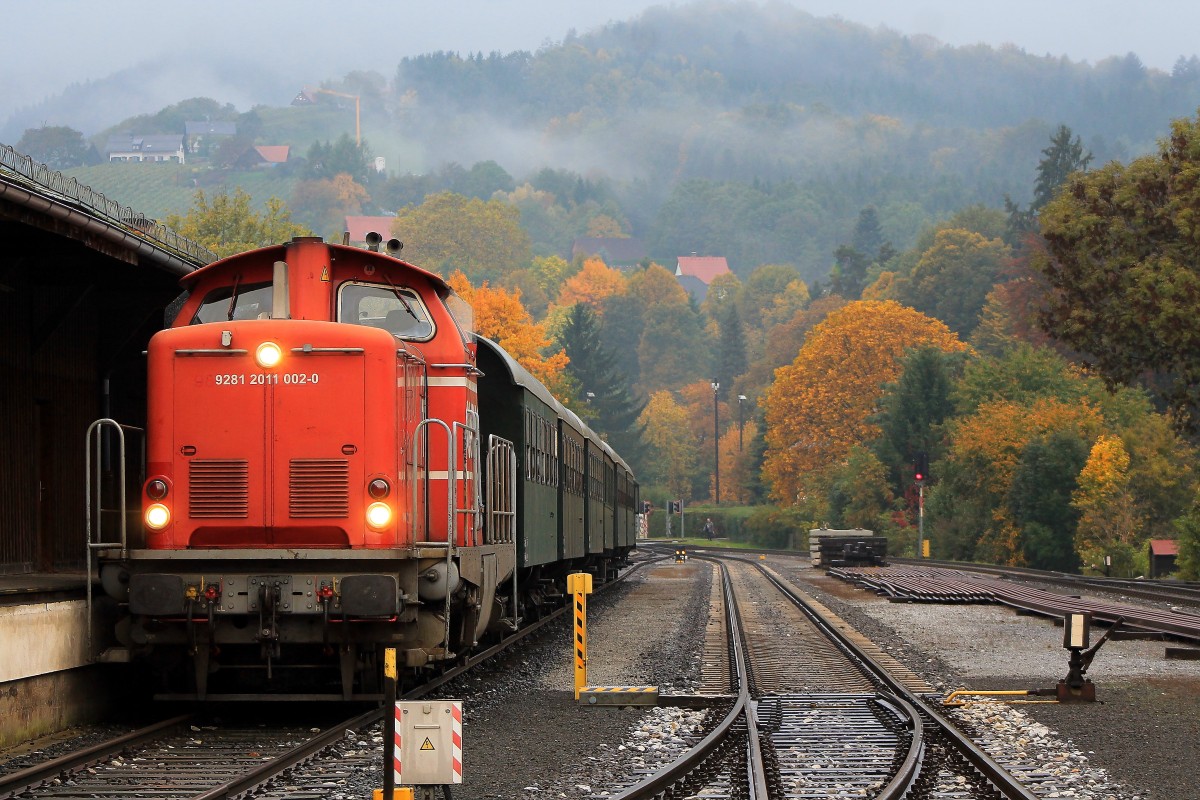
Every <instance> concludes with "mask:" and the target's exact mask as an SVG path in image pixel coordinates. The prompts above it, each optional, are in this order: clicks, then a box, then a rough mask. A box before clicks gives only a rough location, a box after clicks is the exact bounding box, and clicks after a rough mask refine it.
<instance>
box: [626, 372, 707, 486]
mask: <svg viewBox="0 0 1200 800" xmlns="http://www.w3.org/2000/svg"><path fill="white" fill-rule="evenodd" d="M638 423H639V424H640V425H641V426H642V428H643V430H644V431H645V434H644V440H645V442H646V446H647V448H648V449H649V450H650V451H651V452H653V453H654V458H651V459H648V460H647V463H646V466H645V470H644V476H643V478H642V481H643V483H645V484H656V485H659V486H663V487H666V489H667V491H668V492H669V493H670V495H671V496H672V497H691V496H692V475H693V473H694V472H695V469H696V462H697V458H698V449H697V446H696V436H695V434H694V433H693V432H692V430H691V427H690V426H689V425H688V420H687V411H686V410H685V409H684V408H683V407H682V406H681V405H679V404H678V403H676V402H675V400H674V398H672V397H671V393H670V392H667V391H658V392H654V393H653V394H651V395H650V400H649V402H647V403H646V408H645V409H643V411H642V414H641V416H640V417H639V418H638Z"/></svg>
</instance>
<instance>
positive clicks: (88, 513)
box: [83, 417, 145, 653]
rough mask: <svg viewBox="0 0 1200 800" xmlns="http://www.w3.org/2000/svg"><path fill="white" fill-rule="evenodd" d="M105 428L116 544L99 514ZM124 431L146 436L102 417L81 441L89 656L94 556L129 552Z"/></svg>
mask: <svg viewBox="0 0 1200 800" xmlns="http://www.w3.org/2000/svg"><path fill="white" fill-rule="evenodd" d="M106 428H111V429H112V430H115V431H116V434H117V467H118V479H117V496H118V498H119V500H118V508H120V520H121V539H120V541H117V542H106V541H104V524H103V517H104V515H103V513H102V512H103V510H104V506H103V504H102V498H101V483H102V482H101V480H100V470H101V469H102V467H101V456H102V455H103V442H104V437H103V435H102V434H103V431H104V430H105V429H106ZM127 430H128V431H136V432H138V433H145V430H144V429H142V428H138V427H135V426H133V425H122V424H121V423H120V422H117V421H116V420H115V419H109V418H108V417H104V418H102V419H98V420H96V421H95V422H93V423H92V424H91V425H89V426H88V429H87V435H86V438H85V441H84V448H83V449H84V506H85V509H84V530H85V531H86V533H87V559H86V565H87V612H88V614H87V618H88V631H87V644H88V652H89V653H91V650H92V563H93V561H94V556H93V553H94V552H95V551H98V550H114V549H116V548H118V547H119V548H120V550H121V558H122V559H123V558H125V557H126V555H127V554H128V552H129V536H128V530H127V527H126V520H127V517H128V509H126V507H125V431H127ZM93 433H95V437H93V436H92V434H93ZM93 438H95V440H96V476H95V477H96V494H95V497H94V498H93V496H92V439H93ZM144 445H145V442H144V441H143V446H144ZM144 460H145V458H144V453H143V461H144ZM93 503H94V504H95V509H96V528H95V535H94V536H93V531H92V507H93Z"/></svg>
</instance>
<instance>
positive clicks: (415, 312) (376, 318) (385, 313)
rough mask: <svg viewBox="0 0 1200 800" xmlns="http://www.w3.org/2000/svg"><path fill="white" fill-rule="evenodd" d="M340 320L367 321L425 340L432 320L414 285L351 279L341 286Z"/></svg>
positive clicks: (361, 322) (399, 336)
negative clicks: (362, 281)
mask: <svg viewBox="0 0 1200 800" xmlns="http://www.w3.org/2000/svg"><path fill="white" fill-rule="evenodd" d="M338 322H349V323H352V324H356V325H367V326H370V327H372V328H380V329H382V330H385V331H388V332H389V333H391V334H392V335H393V336H396V337H398V338H400V339H412V340H414V341H424V340H426V339H429V338H431V337H432V336H433V321H432V320H431V319H430V317H429V312H428V311H427V310H426V308H425V304H424V303H422V302H421V298H420V297H419V296H418V295H417V293H416V292H414V291H413V290H412V289H407V288H403V287H396V288H392V287H391V286H380V285H379V284H374V283H359V282H357V281H349V282H347V283H343V284H342V285H341V287H340V288H339V289H338Z"/></svg>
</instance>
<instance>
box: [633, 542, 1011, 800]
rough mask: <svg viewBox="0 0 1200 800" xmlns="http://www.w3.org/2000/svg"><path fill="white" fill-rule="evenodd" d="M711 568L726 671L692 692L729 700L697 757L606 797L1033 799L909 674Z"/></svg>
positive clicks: (775, 581)
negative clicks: (717, 582) (725, 693)
mask: <svg viewBox="0 0 1200 800" xmlns="http://www.w3.org/2000/svg"><path fill="white" fill-rule="evenodd" d="M715 563H717V564H718V566H719V568H720V570H721V584H722V587H723V589H722V596H721V600H720V602H719V603H717V602H716V601H715V600H714V606H718V607H720V608H722V609H723V610H724V612H725V614H724V623H723V624H724V628H725V630H726V631H727V632H728V638H727V642H724V643H721V645H719V647H722V648H724V649H726V650H727V651H728V654H729V656H728V664H729V668H728V672H727V673H725V672H723V671H722V670H721V669H716V668H714V669H711V670H710V671H708V672H706V673H705V674H706V676H708V675H711V676H712V678H711V681H708V680H707V679H706V685H705V686H704V687H703V688H702V690H701V691H702V692H713V693H717V692H719V691H720V690H721V689H722V688H725V689H727V690H730V691H732V692H733V693H734V694H735V696H736V700H735V701H734V702H733V704H732V707H731V708H730V709H729V711H728V712H727V713H726V715H725V717H724V719H722V720H721V722H720V723H719V724H717V725H716V726H715V727H714V728H713V729H712V730H711V731H709V732H707V735H706V736H705V737H704V739H703V741H701V742H700V743H699V744H698V745H697V746H696V747H693V748H692V749H691V750H690V751H688V752H687V753H685V754H684V755H682V756H681V757H680V758H678V759H677V760H676V761H675V762H674V763H672V764H671V765H669V766H668V767H666V768H664V769H662V770H660V771H659V772H658V773H656V774H655V775H653V776H652V777H650V778H649V779H648V780H644V781H642V782H641V783H639V784H637V785H635V786H631V787H627V788H625V789H623V790H621V791H620V792H615V793H612V794H611V795H610V796H612V797H616V798H621V799H622V800H633V799H634V798H651V797H681V796H688V797H704V798H710V797H711V798H718V797H720V798H735V797H736V798H750V799H751V800H765V799H766V798H818V797H820V798H827V797H837V796H843V797H872V798H880V799H881V800H892V799H894V798H902V797H905V798H915V797H920V798H939V799H940V798H946V800H949V799H950V798H968V797H969V798H996V799H997V800H1016V799H1017V798H1019V799H1020V800H1033V798H1034V797H1035V795H1034V794H1032V793H1031V792H1030V790H1029V789H1027V788H1026V787H1025V786H1024V785H1023V784H1022V783H1021V782H1020V781H1019V780H1017V779H1016V778H1014V777H1013V776H1012V775H1011V774H1009V773H1008V772H1007V771H1006V770H1005V769H1004V768H1003V767H1001V765H1000V764H998V763H997V762H996V761H994V760H993V759H992V758H991V757H990V756H988V755H987V754H986V753H984V752H983V751H982V750H981V749H980V748H979V747H978V746H976V745H975V744H974V743H973V742H972V741H971V740H970V739H969V738H967V737H966V736H965V735H964V734H962V733H961V732H959V731H958V730H957V729H956V728H954V727H953V725H951V724H949V723H948V722H947V721H946V720H944V719H943V718H941V716H940V715H939V714H938V713H937V711H936V709H935V708H934V707H933V706H932V705H931V704H930V703H929V702H928V701H927V699H926V697H925V695H928V694H929V693H930V692H931V690H930V688H929V687H928V686H927V685H926V684H925V683H924V682H923V681H922V680H921V679H920V678H919V677H918V676H916V675H915V674H913V673H911V672H909V671H908V670H905V669H903V668H902V667H900V665H899V664H898V663H895V662H894V661H890V662H889V663H887V668H885V666H884V665H883V662H885V661H889V660H888V659H886V658H885V657H884V656H883V654H882V653H880V652H879V651H878V649H876V648H873V647H872V646H871V645H870V644H869V643H868V642H866V641H865V640H864V639H863V638H862V637H860V636H858V635H857V634H855V633H854V632H853V631H852V630H850V629H849V626H847V625H845V623H842V622H841V621H839V620H836V619H835V618H833V616H832V614H830V613H829V612H828V610H827V609H824V608H823V607H822V606H820V605H819V604H817V603H816V602H815V601H813V600H812V599H811V598H807V597H805V596H804V595H802V594H801V593H800V592H798V591H797V590H796V589H795V588H794V587H792V586H790V585H789V584H787V583H786V582H784V581H783V580H781V579H780V578H779V577H778V576H776V575H774V574H773V573H772V572H770V571H769V570H767V569H765V568H763V567H762V566H761V565H758V564H755V563H751V562H744V561H740V560H738V559H725V560H722V561H718V562H715ZM709 644H710V646H711V645H713V644H715V642H714V640H713V637H712V630H711V628H710V638H709ZM723 661H724V659H722V658H721V657H720V656H715V657H714V656H713V654H712V653H711V652H710V653H707V654H706V655H705V663H706V664H710V663H712V664H714V665H715V664H721V663H723ZM889 668H890V670H889ZM726 674H727V675H728V682H729V683H728V685H727V686H722V685H721V683H720V682H721V681H722V680H723V679H725V675H726Z"/></svg>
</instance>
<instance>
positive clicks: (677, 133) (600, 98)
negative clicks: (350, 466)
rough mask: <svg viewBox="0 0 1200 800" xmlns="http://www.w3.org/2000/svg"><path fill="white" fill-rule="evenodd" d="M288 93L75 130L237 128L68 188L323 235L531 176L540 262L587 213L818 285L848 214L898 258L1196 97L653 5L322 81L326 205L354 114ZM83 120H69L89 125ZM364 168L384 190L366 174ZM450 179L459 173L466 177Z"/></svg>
mask: <svg viewBox="0 0 1200 800" xmlns="http://www.w3.org/2000/svg"><path fill="white" fill-rule="evenodd" d="M314 58H316V56H314ZM175 66H176V67H178V66H179V65H175ZM170 67H171V65H168V64H164V65H162V69H164V70H166V69H168V68H170ZM268 71H269V70H267V68H266V67H265V66H264V68H263V72H264V73H265V72H268ZM297 80H298V78H296V77H295V76H293V77H291V78H290V79H289V82H288V83H287V87H285V88H284V89H283V90H281V91H280V92H279V93H278V100H277V101H276V102H275V103H272V104H270V105H267V106H264V105H258V106H255V107H254V108H253V109H251V110H249V111H245V112H243V113H241V114H239V113H238V109H236V108H235V107H234V105H233V104H231V103H236V101H238V100H239V98H241V97H242V94H241V92H240V91H239V90H237V89H233V88H231V89H230V90H229V93H228V94H227V95H218V96H217V97H216V98H215V100H197V99H193V100H185V101H183V102H180V103H178V104H177V105H175V106H170V107H168V108H164V109H163V110H162V111H160V112H158V113H157V114H147V115H143V116H140V117H135V118H131V119H127V120H125V121H124V122H122V123H120V124H118V125H116V126H115V127H113V128H110V129H108V130H104V131H99V132H96V131H95V130H94V129H89V130H88V133H89V135H91V136H92V144H94V145H96V146H97V147H101V146H102V145H103V142H104V139H105V137H106V136H107V135H108V134H111V133H117V132H121V133H138V134H150V133H180V132H182V126H183V122H184V120H188V119H202V118H204V117H208V118H210V119H213V120H216V119H229V120H236V121H237V122H238V126H239V130H240V131H241V136H242V140H241V141H239V142H238V143H237V144H238V147H239V148H240V149H238V148H231V147H222V148H220V151H221V152H215V151H214V153H212V154H206V153H203V152H202V153H199V154H196V155H197V157H196V158H191V157H189V162H188V165H187V167H186V169H185V170H180V171H179V174H173V175H172V177H171V178H170V179H171V180H172V181H174V183H173V184H172V185H171V186H163V187H160V190H159V191H156V190H155V189H154V188H152V187H149V186H143V185H141V184H135V183H134V182H133V181H132V178H131V176H133V175H134V174H135V173H133V172H130V171H128V170H124V169H107V168H105V169H104V170H99V171H97V172H96V173H88V174H83V175H80V176H79V177H80V179H81V180H85V181H86V182H91V184H92V185H94V186H96V188H98V189H100V190H102V191H106V192H109V193H110V194H112V195H113V196H119V197H123V198H126V199H127V201H128V202H135V201H137V202H142V203H144V204H146V205H145V207H146V210H147V212H148V213H151V214H153V215H156V216H165V215H166V214H169V213H182V212H183V211H184V210H185V207H179V205H180V204H179V201H178V199H179V198H180V197H182V198H184V200H185V201H186V200H190V192H189V191H185V190H184V189H183V188H182V187H198V188H208V187H219V186H229V185H243V184H244V185H248V186H251V188H252V191H254V192H256V194H255V197H254V200H255V201H256V202H257V203H258V204H260V205H261V204H262V203H263V202H265V201H266V199H267V197H268V196H270V193H273V194H277V195H278V196H280V197H282V198H283V199H284V200H285V201H287V202H288V203H289V204H290V206H291V208H292V210H293V213H294V215H295V218H296V219H297V221H299V222H302V223H304V224H305V225H308V226H311V227H312V228H313V229H315V230H317V231H319V232H320V233H321V234H323V235H336V233H337V232H338V231H340V230H341V226H342V224H343V222H344V215H346V214H359V213H365V214H377V213H393V212H396V211H398V210H399V209H401V208H402V207H404V206H407V205H417V204H420V203H421V202H422V201H423V200H424V199H425V197H426V196H427V195H429V194H431V193H435V192H438V191H443V190H452V191H456V192H460V193H463V194H468V195H473V196H476V197H480V198H482V199H488V198H490V197H491V196H492V195H493V193H494V192H496V191H505V192H509V193H511V192H513V190H514V188H516V187H520V186H521V185H522V184H524V183H526V182H529V183H530V184H531V185H532V188H533V189H534V190H537V192H543V193H546V194H538V193H536V192H535V193H530V192H524V193H523V194H520V195H519V196H518V195H511V196H510V199H511V200H513V202H514V203H516V204H517V205H519V206H520V209H521V214H522V223H521V224H522V226H523V227H525V229H526V230H527V232H528V233H529V235H530V237H531V239H532V244H533V250H534V253H535V254H538V255H544V254H550V253H555V254H560V255H569V252H570V246H571V242H572V240H573V239H574V238H575V237H578V236H583V235H588V232H589V229H590V224H591V221H592V220H593V219H594V218H595V217H596V216H598V215H603V216H605V217H606V218H607V219H608V221H609V222H613V221H615V224H616V225H617V226H618V227H619V228H620V233H622V234H625V235H632V236H636V237H639V238H640V239H642V240H643V241H644V242H645V243H646V244H647V246H648V250H649V254H650V256H651V257H652V258H654V259H657V260H659V261H660V262H661V263H671V260H672V259H674V258H675V257H676V256H678V255H679V254H681V253H682V254H686V253H691V252H696V253H701V254H707V255H723V256H726V257H727V258H728V260H729V263H730V266H731V267H732V268H733V269H734V270H735V271H736V272H738V273H739V274H742V275H745V274H747V273H748V272H749V271H750V270H752V269H754V268H755V267H756V266H758V265H760V264H792V265H795V266H796V267H797V268H799V269H800V270H801V273H802V274H803V275H804V277H805V278H806V279H808V280H810V281H811V280H818V279H821V280H823V279H824V278H825V277H826V276H827V275H828V273H829V269H830V266H831V265H832V263H833V254H834V252H835V250H836V249H837V248H838V246H839V245H840V244H843V243H846V242H848V241H849V237H850V236H851V234H852V232H853V229H854V225H855V222H856V220H857V219H858V216H859V212H860V211H862V210H863V209H864V208H867V207H873V208H874V209H875V210H876V212H877V215H878V220H879V226H880V229H881V231H882V234H883V236H884V238H885V239H886V240H887V241H889V242H890V243H891V244H892V245H893V246H895V247H896V248H898V249H904V248H906V247H908V246H910V245H912V244H913V243H914V242H915V241H916V237H917V236H918V234H919V233H920V232H921V231H922V229H924V228H925V227H926V226H927V225H929V224H930V223H933V222H936V221H938V220H941V219H945V218H947V217H949V216H950V215H951V214H953V213H955V212H957V211H959V210H961V209H963V208H965V207H967V206H970V205H972V204H984V205H987V206H990V207H993V208H997V207H1000V206H1001V205H1002V204H1003V203H1004V199H1005V197H1006V196H1008V197H1011V198H1012V199H1013V200H1014V201H1016V202H1017V203H1020V204H1027V203H1028V202H1029V201H1030V200H1031V199H1032V194H1033V184H1034V180H1035V171H1036V168H1037V164H1038V161H1039V159H1040V158H1041V156H1042V150H1043V149H1044V148H1045V147H1046V146H1047V143H1048V142H1049V141H1050V137H1051V135H1052V134H1053V133H1054V132H1055V131H1056V130H1057V129H1058V126H1059V125H1062V124H1065V125H1067V126H1068V127H1069V128H1070V129H1071V131H1072V132H1073V133H1074V134H1076V135H1078V136H1079V137H1080V138H1081V140H1082V143H1083V145H1084V146H1085V147H1086V148H1087V149H1088V151H1089V152H1090V153H1091V154H1092V155H1093V157H1094V158H1093V161H1092V165H1093V167H1098V166H1101V165H1103V164H1104V163H1106V162H1108V161H1111V160H1120V161H1128V160H1129V159H1131V158H1133V157H1135V156H1138V155H1141V154H1143V153H1146V152H1150V151H1152V150H1153V149H1154V146H1155V142H1156V140H1157V138H1158V137H1160V136H1162V135H1164V134H1165V133H1166V132H1167V131H1168V130H1169V123H1170V120H1172V119H1174V118H1179V117H1187V116H1191V115H1192V114H1193V113H1194V112H1195V111H1196V109H1197V107H1198V106H1200V60H1198V59H1196V58H1195V57H1192V58H1190V59H1181V60H1180V61H1179V62H1178V63H1177V64H1176V66H1175V69H1174V70H1173V71H1172V73H1171V74H1167V73H1164V72H1161V71H1158V70H1151V69H1146V68H1145V67H1144V66H1143V65H1142V64H1141V63H1140V62H1139V60H1138V59H1137V58H1136V57H1135V56H1132V55H1129V56H1114V57H1113V58H1110V59H1107V60H1105V61H1102V62H1101V63H1099V64H1096V65H1089V64H1082V63H1075V62H1072V61H1069V60H1067V59H1063V58H1051V57H1047V56H1041V55H1032V54H1027V53H1024V52H1023V51H1021V50H1019V49H1017V48H1015V47H1008V48H1000V49H996V48H992V47H987V46H982V45H981V46H975V47H966V48H955V47H950V46H946V45H943V44H940V43H939V42H937V41H936V40H934V39H931V38H928V37H921V36H902V35H900V34H898V33H895V32H892V31H888V30H884V29H880V30H873V29H869V28H866V27H864V26H861V25H857V24H852V23H848V22H845V21H843V20H840V19H837V18H818V17H814V16H813V15H811V14H808V13H805V12H803V11H799V10H797V9H795V8H793V7H791V6H789V5H785V4H782V3H774V4H766V5H760V4H755V3H730V2H717V1H716V0H714V1H713V2H700V3H688V4H685V5H681V6H673V7H670V8H665V7H658V8H655V9H651V10H649V11H646V12H645V13H643V14H642V15H641V16H640V17H637V18H635V19H631V20H627V21H621V22H614V23H612V24H610V25H608V26H606V27H604V28H601V29H598V30H594V31H590V32H587V33H585V34H582V35H575V34H571V35H568V36H567V37H565V39H564V40H563V41H561V42H556V43H547V44H546V45H544V46H543V47H541V48H539V49H538V50H537V51H536V52H514V53H507V54H504V53H495V54H491V55H483V54H458V53H446V52H441V53H430V54H426V55H421V56H416V57H411V58H405V59H403V60H402V61H400V63H399V64H398V66H397V68H396V70H395V72H394V74H392V75H390V76H384V75H380V74H377V73H371V72H352V73H349V74H347V75H344V76H342V77H340V78H338V77H335V76H332V75H330V76H328V79H327V80H326V81H325V82H324V84H323V85H324V87H325V88H326V89H329V90H333V91H334V92H335V93H339V92H340V93H343V94H350V95H354V96H357V97H359V98H361V107H362V133H363V139H364V142H365V144H364V147H363V148H362V149H363V151H364V152H363V153H362V155H363V156H364V158H363V159H362V162H363V166H362V167H361V169H359V170H349V171H351V172H353V173H354V177H355V180H356V181H358V183H359V184H361V187H359V188H355V189H354V192H353V193H351V194H352V196H353V198H355V199H354V202H353V203H342V204H340V205H339V204H338V203H334V202H332V201H328V202H327V201H326V200H325V199H322V198H323V196H320V197H319V196H317V194H319V193H317V194H314V191H313V185H312V183H311V182H310V181H305V180H302V179H311V178H323V177H328V176H324V175H321V174H320V170H318V169H315V168H314V164H312V163H308V164H305V163H303V161H304V158H305V156H308V157H310V159H309V160H311V157H312V156H313V153H314V150H313V149H312V147H313V145H314V144H315V143H317V142H330V141H333V140H337V139H338V138H339V137H341V136H343V135H347V131H348V128H347V125H348V123H347V119H348V117H347V114H348V110H347V108H346V106H345V103H346V102H347V101H346V100H344V99H343V98H336V97H332V96H330V95H328V94H325V95H320V96H319V97H318V98H317V99H316V100H314V102H313V104H312V105H309V106H305V107H290V106H288V105H287V104H288V103H289V102H290V101H291V100H292V98H293V97H295V92H296V89H295V86H296V82H297ZM255 85H257V84H255ZM242 88H244V87H242ZM76 89H77V90H78V89H79V87H76ZM87 90H88V91H87V94H88V95H89V102H91V103H92V106H94V105H95V104H96V103H103V101H104V100H105V99H106V98H107V99H114V98H118V97H123V98H125V99H126V100H128V98H131V97H138V96H140V94H141V93H143V92H144V91H145V87H144V86H142V85H140V84H139V83H138V82H137V81H136V80H135V79H134V78H133V77H132V76H131V75H130V74H124V76H123V77H121V76H112V77H111V78H109V79H105V80H98V81H96V82H94V83H92V84H89V85H88V87H87ZM183 90H184V89H183V87H182V86H181V91H183ZM77 94H78V91H76V94H75V95H72V96H77ZM65 97H66V95H64V98H65ZM181 99H182V98H181ZM339 104H342V105H341V106H339ZM92 106H84V105H79V106H76V107H75V109H74V110H75V111H76V112H77V115H78V116H79V117H80V118H82V116H84V112H85V111H87V109H88V108H91V107H92ZM350 108H353V106H352V105H351V106H350ZM52 109H53V111H54V113H51V111H52ZM40 111H45V112H46V115H45V116H41V117H39V119H43V120H45V119H50V120H52V123H51V124H60V125H69V126H73V127H81V128H86V126H84V125H82V124H77V123H74V122H73V119H72V116H71V114H69V113H64V112H65V110H64V109H62V107H61V104H60V103H49V104H48V105H47V106H46V107H45V108H44V109H40ZM350 130H353V129H352V128H350ZM92 134H94V135H92ZM263 144H267V145H280V144H286V145H290V146H291V148H292V153H293V154H294V156H295V159H294V163H289V164H288V165H287V169H280V170H277V171H275V173H274V174H272V175H270V176H269V177H268V176H267V175H265V174H264V173H263V171H261V170H260V171H258V172H257V173H254V174H253V175H251V173H250V172H244V173H243V174H242V175H238V174H236V173H237V171H238V169H239V167H238V165H237V161H236V159H234V158H232V157H229V158H225V157H224V156H236V155H237V154H238V153H243V152H245V151H246V150H248V149H250V148H251V146H252V145H263ZM206 156H211V157H210V158H209V160H208V161H207V162H206V161H205V160H204V158H205V157H206ZM376 156H382V157H384V158H385V160H386V165H387V173H388V176H387V177H384V176H383V175H380V174H377V173H375V171H374V170H373V169H369V168H368V167H367V166H365V165H366V164H367V163H374V160H375V157H376ZM480 165H483V166H484V167H485V169H483V170H481V171H480V172H478V173H477V172H475V171H474V170H473V169H472V167H473V166H474V167H478V166H480ZM316 166H319V165H316ZM466 170H471V172H470V177H471V178H472V181H463V180H460V179H459V178H460V177H461V176H460V175H459V173H463V172H464V171H466ZM136 174H137V177H138V179H139V180H143V181H144V180H148V179H149V177H150V172H149V171H146V170H141V171H138V172H137V173H136ZM478 175H482V176H483V177H484V178H486V180H482V181H476V180H473V179H474V178H475V177H477V176H478ZM251 177H253V178H254V180H249V178H251ZM242 178H246V180H241V179H242ZM465 183H470V184H471V186H470V187H469V188H466V187H464V184H465ZM267 184H270V186H267ZM564 186H574V187H576V189H577V191H574V192H571V191H568V192H565V193H564V192H563V191H560V189H561V188H562V187H564ZM255 187H257V188H255ZM260 189H262V190H264V191H266V192H268V194H266V195H264V196H261V197H260V196H258V193H259V190H260ZM167 196H170V197H171V198H172V199H171V201H170V202H167V201H165V200H163V201H158V200H156V199H155V198H158V197H167ZM520 198H525V201H524V202H523V204H522V201H521V200H520ZM589 204H591V205H589ZM535 206H536V207H535Z"/></svg>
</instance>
